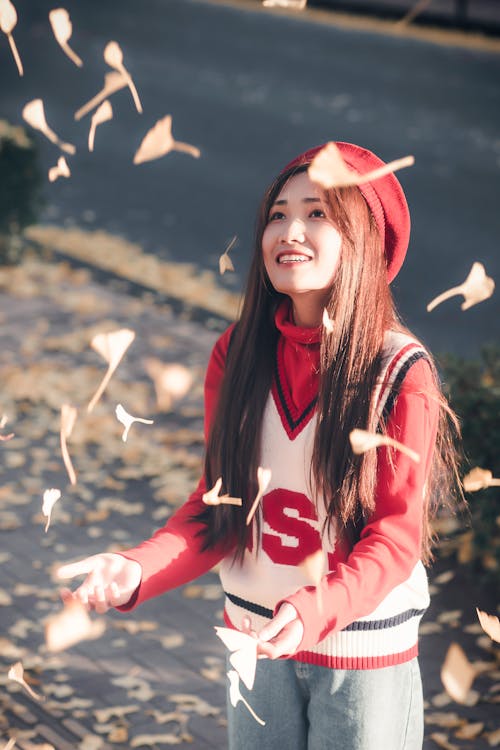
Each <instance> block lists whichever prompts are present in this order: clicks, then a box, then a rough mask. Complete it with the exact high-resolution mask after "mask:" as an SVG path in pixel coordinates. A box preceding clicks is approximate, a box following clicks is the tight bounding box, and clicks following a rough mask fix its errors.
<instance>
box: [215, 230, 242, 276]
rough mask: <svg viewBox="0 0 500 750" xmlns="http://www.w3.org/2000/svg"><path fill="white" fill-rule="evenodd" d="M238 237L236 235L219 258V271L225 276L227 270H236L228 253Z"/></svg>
mask: <svg viewBox="0 0 500 750" xmlns="http://www.w3.org/2000/svg"><path fill="white" fill-rule="evenodd" d="M237 239H238V238H237V236H236V235H235V236H234V237H233V239H232V240H231V241H230V242H229V245H228V246H227V247H226V249H225V250H224V252H223V253H222V255H221V256H220V258H219V271H220V274H221V276H223V275H224V273H225V272H226V271H234V266H233V261H232V260H231V258H230V257H229V254H228V253H229V251H230V250H232V248H233V247H234V246H235V244H236V240H237Z"/></svg>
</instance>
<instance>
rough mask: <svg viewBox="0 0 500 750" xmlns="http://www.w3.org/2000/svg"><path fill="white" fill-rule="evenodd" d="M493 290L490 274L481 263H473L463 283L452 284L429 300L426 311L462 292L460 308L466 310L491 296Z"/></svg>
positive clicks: (493, 285)
mask: <svg viewBox="0 0 500 750" xmlns="http://www.w3.org/2000/svg"><path fill="white" fill-rule="evenodd" d="M494 290H495V282H494V281H493V279H492V278H491V277H490V276H487V275H486V271H485V268H484V266H483V264H482V263H473V264H472V268H471V270H470V272H469V275H468V276H467V278H466V279H465V281H464V283H463V284H460V286H454V287H452V288H451V289H448V290H447V291H446V292H443V293H442V294H439V295H438V296H437V297H434V299H433V300H432V301H431V302H429V304H428V305H427V312H431V310H434V308H435V307H437V306H438V305H440V304H441V302H444V301H445V300H447V299H449V298H450V297H454V296H455V295H457V294H463V296H464V301H463V302H462V305H461V309H462V310H468V309H469V307H472V306H473V305H477V304H478V303H479V302H483V301H484V300H485V299H488V297H491V295H492V294H493V292H494Z"/></svg>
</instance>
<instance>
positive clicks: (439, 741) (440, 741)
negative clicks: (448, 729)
mask: <svg viewBox="0 0 500 750" xmlns="http://www.w3.org/2000/svg"><path fill="white" fill-rule="evenodd" d="M431 740H432V741H433V742H434V743H435V744H436V745H437V746H438V747H440V748H442V750H460V748H459V747H458V745H452V744H451V742H449V740H448V736H447V735H446V734H444V733H443V732H433V734H431Z"/></svg>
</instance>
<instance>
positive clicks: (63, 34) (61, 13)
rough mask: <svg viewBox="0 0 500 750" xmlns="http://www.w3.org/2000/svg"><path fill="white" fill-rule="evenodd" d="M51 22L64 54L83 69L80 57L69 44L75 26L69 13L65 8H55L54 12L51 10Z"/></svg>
mask: <svg viewBox="0 0 500 750" xmlns="http://www.w3.org/2000/svg"><path fill="white" fill-rule="evenodd" d="M49 21H50V25H51V26H52V31H53V32H54V36H55V38H56V40H57V42H58V44H60V46H61V48H62V50H63V51H64V53H65V54H66V55H67V56H68V57H69V59H70V60H71V61H72V62H74V63H75V65H77V66H78V67H79V68H81V67H82V65H83V62H82V61H81V59H80V58H79V57H78V55H77V54H76V52H73V50H72V49H71V47H70V46H69V44H68V41H69V40H70V39H71V35H72V34H73V25H72V23H71V20H70V17H69V13H68V11H67V10H66V9H65V8H54V10H51V11H50V13H49Z"/></svg>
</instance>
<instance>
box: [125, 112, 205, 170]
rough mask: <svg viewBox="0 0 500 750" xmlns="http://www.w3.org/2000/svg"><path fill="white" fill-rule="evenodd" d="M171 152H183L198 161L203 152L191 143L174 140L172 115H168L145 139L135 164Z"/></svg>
mask: <svg viewBox="0 0 500 750" xmlns="http://www.w3.org/2000/svg"><path fill="white" fill-rule="evenodd" d="M170 151H183V152H184V153H186V154H190V155H191V156H194V158H195V159H198V158H199V157H200V155H201V151H200V149H199V148H196V146H191V145H190V144H189V143H183V142H182V141H176V140H174V137H173V135H172V115H166V116H165V117H163V118H162V119H161V120H158V122H157V123H156V125H154V126H153V127H152V128H151V129H150V130H148V132H147V133H146V135H145V136H144V138H143V139H142V142H141V145H140V146H139V148H138V149H137V151H136V153H135V156H134V164H142V163H143V162H145V161H151V160H152V159H159V158H160V157H162V156H165V154H168V153H169V152H170Z"/></svg>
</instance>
